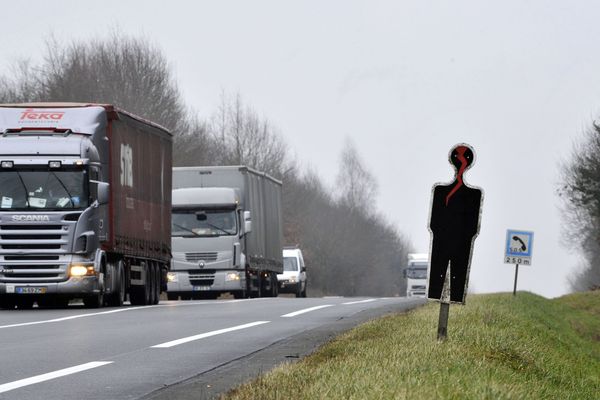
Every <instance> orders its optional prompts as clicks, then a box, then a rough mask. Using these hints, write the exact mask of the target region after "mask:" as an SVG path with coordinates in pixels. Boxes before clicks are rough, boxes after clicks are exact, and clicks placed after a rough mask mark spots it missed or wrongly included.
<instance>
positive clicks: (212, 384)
mask: <svg viewBox="0 0 600 400" xmlns="http://www.w3.org/2000/svg"><path fill="white" fill-rule="evenodd" d="M423 303H424V301H423V300H414V299H412V300H411V299H406V298H377V297H372V298H342V297H330V298H327V297H325V298H304V299H302V298H299V299H296V298H287V297H279V298H264V299H244V300H213V301H161V303H160V304H159V305H156V306H146V307H122V308H102V309H98V310H90V309H84V308H82V307H78V306H71V307H70V308H68V309H57V310H48V309H36V308H34V309H31V310H0V346H1V348H0V399H19V400H23V399H61V400H65V399H78V400H80V399H142V398H144V399H161V398H170V399H175V398H176V399H180V398H181V399H183V398H186V396H190V397H189V398H208V397H211V396H213V395H215V394H217V393H219V392H222V391H224V390H227V389H229V388H231V387H234V386H236V385H237V384H239V383H240V382H241V381H243V380H245V379H247V378H250V377H252V376H256V374H258V373H259V372H264V371H266V370H267V369H269V368H270V367H272V366H273V365H276V364H278V363H280V362H282V361H285V360H286V359H295V358H296V359H297V358H299V357H301V356H303V355H304V354H307V353H309V352H310V351H312V350H313V348H314V347H316V346H317V345H319V344H321V343H322V342H324V341H326V340H327V339H329V338H330V337H331V336H333V335H334V334H335V333H337V332H340V331H343V330H345V329H348V328H350V327H351V326H353V325H356V324H358V323H360V322H362V321H364V320H367V319H370V318H373V317H376V316H378V315H382V314H385V313H388V312H392V311H403V310H406V309H409V308H413V307H416V306H418V305H419V304H423ZM190 392H191V393H193V396H191V395H190ZM186 393H187V394H186Z"/></svg>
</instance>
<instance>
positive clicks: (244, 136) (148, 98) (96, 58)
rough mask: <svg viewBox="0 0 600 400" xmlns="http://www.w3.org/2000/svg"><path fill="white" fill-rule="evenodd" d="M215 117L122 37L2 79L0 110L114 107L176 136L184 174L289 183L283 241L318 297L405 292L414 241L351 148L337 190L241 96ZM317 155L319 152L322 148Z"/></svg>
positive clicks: (153, 57) (162, 61) (224, 99)
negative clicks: (220, 172)
mask: <svg viewBox="0 0 600 400" xmlns="http://www.w3.org/2000/svg"><path fill="white" fill-rule="evenodd" d="M216 100H218V102H219V105H218V107H217V108H216V110H214V111H213V112H211V113H208V115H200V114H199V113H197V112H194V111H193V110H192V109H191V108H190V107H189V106H188V105H187V104H186V103H185V101H184V98H183V95H182V93H181V90H180V88H179V86H178V83H177V82H176V80H175V78H174V77H173V73H172V69H171V67H170V64H169V61H168V59H167V58H166V56H165V55H164V53H163V52H162V50H161V49H160V48H159V47H157V46H156V45H154V44H152V43H151V42H149V41H148V40H147V39H144V38H139V37H135V36H127V35H124V34H121V33H113V34H112V35H110V36H109V37H108V38H97V39H92V40H88V41H74V42H72V43H70V44H67V45H62V44H59V43H57V42H56V41H49V42H48V43H47V46H46V50H45V52H44V57H43V59H42V60H41V61H40V62H38V63H35V64H34V63H31V62H30V61H27V60H24V61H18V62H16V63H15V64H13V65H12V71H11V74H10V76H2V77H0V102H1V103H22V102H43V101H50V102H83V103H91V102H93V103H109V104H115V105H116V106H118V107H120V108H123V109H125V110H128V111H130V112H132V113H134V114H137V115H139V116H141V117H144V118H147V119H149V120H151V121H154V122H156V123H159V124H161V125H163V126H165V127H166V128H168V129H169V130H171V131H172V132H173V134H174V143H173V163H174V165H175V166H192V165H196V166H205V165H247V166H249V167H252V168H255V169H258V170H260V171H264V172H266V173H268V174H269V175H271V176H273V177H275V178H278V179H281V180H282V181H283V217H284V221H283V222H284V241H285V243H286V244H288V245H298V246H300V247H301V248H302V250H303V253H304V256H305V259H306V264H307V270H308V276H309V282H308V285H309V292H312V294H313V295H347V296H358V295H380V296H393V295H398V294H403V293H404V292H405V282H404V279H402V273H401V271H402V268H403V266H404V265H405V263H406V257H407V252H408V251H409V248H410V244H409V241H408V240H407V239H406V238H405V237H404V236H403V235H402V234H401V233H400V232H398V230H397V229H396V228H395V227H394V226H393V225H392V224H390V223H388V222H387V221H385V218H384V217H383V216H382V214H381V213H380V212H378V210H377V208H376V205H375V199H376V195H377V182H376V180H375V178H374V177H373V175H372V174H371V173H370V172H369V171H368V169H367V168H366V166H365V165H364V163H363V161H362V160H361V158H360V155H359V153H358V151H357V149H356V146H354V144H353V143H352V142H351V141H347V142H346V143H345V145H344V147H343V150H342V152H341V155H340V163H339V172H338V175H337V178H336V182H335V184H334V187H328V186H327V185H326V184H324V183H323V181H322V179H321V178H320V177H319V176H318V174H316V173H315V172H314V171H311V170H310V169H303V168H302V167H300V163H299V162H298V161H297V160H295V159H293V157H292V156H291V153H290V150H289V148H288V146H287V144H286V143H285V141H284V139H283V136H282V134H281V132H280V131H279V130H278V128H277V127H276V126H274V125H273V124H272V123H271V122H270V121H269V120H268V119H267V118H266V117H263V116H261V115H260V114H259V113H258V112H257V111H255V110H254V109H253V108H252V107H251V106H250V105H248V104H246V103H245V102H244V101H243V99H242V97H241V95H239V94H234V95H228V94H226V93H223V94H222V95H221V97H220V99H216ZM315 145H318V144H315Z"/></svg>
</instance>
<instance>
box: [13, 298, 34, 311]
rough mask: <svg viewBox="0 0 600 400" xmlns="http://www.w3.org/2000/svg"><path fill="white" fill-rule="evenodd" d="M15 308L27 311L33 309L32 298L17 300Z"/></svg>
mask: <svg viewBox="0 0 600 400" xmlns="http://www.w3.org/2000/svg"><path fill="white" fill-rule="evenodd" d="M16 300H17V302H16V303H17V308H18V309H20V310H29V309H31V308H33V303H34V301H33V298H30V297H22V298H17V299H16Z"/></svg>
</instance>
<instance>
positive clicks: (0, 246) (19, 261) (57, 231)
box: [0, 221, 76, 283]
mask: <svg viewBox="0 0 600 400" xmlns="http://www.w3.org/2000/svg"><path fill="white" fill-rule="evenodd" d="M61 222H62V223H60V222H59V223H57V222H54V223H50V224H48V225H44V224H43V223H35V224H31V223H29V224H27V223H24V224H15V223H12V224H6V225H2V224H0V281H1V282H5V283H23V282H27V283H44V282H46V283H50V282H61V281H65V280H67V279H68V277H67V268H68V263H67V262H66V260H65V262H62V261H61V258H62V256H66V255H67V254H68V253H70V241H69V237H70V236H69V235H70V234H71V231H72V227H74V226H75V224H76V222H75V221H61Z"/></svg>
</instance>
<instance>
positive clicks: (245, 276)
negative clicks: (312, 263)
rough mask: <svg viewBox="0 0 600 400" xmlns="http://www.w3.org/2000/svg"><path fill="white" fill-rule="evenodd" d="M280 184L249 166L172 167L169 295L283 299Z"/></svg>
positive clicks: (170, 296) (174, 296) (187, 297)
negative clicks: (280, 291) (280, 293)
mask: <svg viewBox="0 0 600 400" xmlns="http://www.w3.org/2000/svg"><path fill="white" fill-rule="evenodd" d="M281 187H282V185H281V182H280V181H278V180H276V179H274V178H272V177H270V176H269V175H267V174H265V173H262V172H258V171H256V170H253V169H251V168H248V167H244V166H221V167H177V168H173V196H172V198H173V210H172V249H173V260H172V263H171V271H170V272H169V274H168V284H167V296H168V298H169V299H171V300H175V299H178V298H182V299H191V298H207V299H208V298H216V297H217V296H218V295H220V294H221V293H224V292H229V293H231V294H233V296H234V297H236V298H242V297H247V296H254V297H266V296H277V294H278V285H277V274H280V273H282V272H283V260H282V240H283V239H282V237H283V228H282V218H281V214H282V212H281V211H282V210H281Z"/></svg>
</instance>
